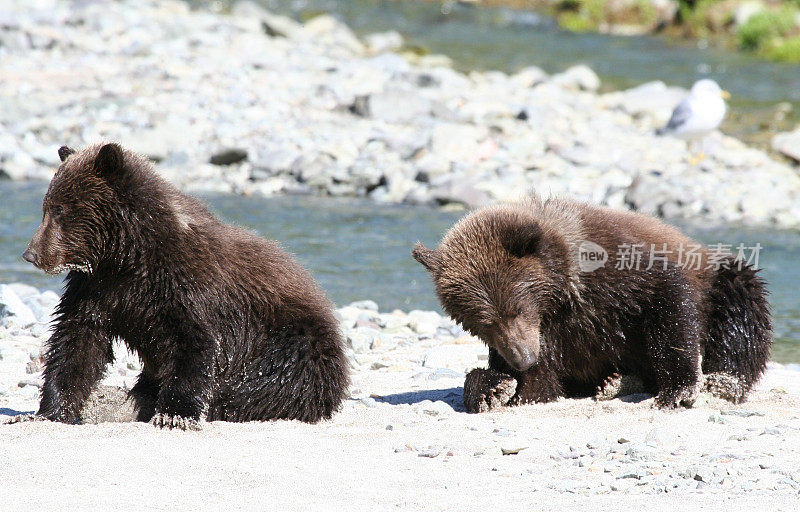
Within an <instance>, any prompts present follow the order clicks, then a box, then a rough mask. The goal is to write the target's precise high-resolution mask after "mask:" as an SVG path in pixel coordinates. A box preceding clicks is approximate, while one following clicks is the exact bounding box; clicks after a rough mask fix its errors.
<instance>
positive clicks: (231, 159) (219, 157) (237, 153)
mask: <svg viewBox="0 0 800 512" xmlns="http://www.w3.org/2000/svg"><path fill="white" fill-rule="evenodd" d="M244 160H247V150H246V149H241V148H227V149H222V150H220V151H218V152H216V153H214V154H213V155H211V158H210V159H209V163H210V164H212V165H232V164H236V163H239V162H242V161H244Z"/></svg>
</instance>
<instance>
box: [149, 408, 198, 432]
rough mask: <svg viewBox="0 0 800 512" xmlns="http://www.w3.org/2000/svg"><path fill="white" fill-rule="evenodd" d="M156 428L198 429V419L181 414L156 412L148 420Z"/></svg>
mask: <svg viewBox="0 0 800 512" xmlns="http://www.w3.org/2000/svg"><path fill="white" fill-rule="evenodd" d="M150 423H152V424H153V425H154V426H156V427H158V428H168V429H170V430H171V429H178V430H200V420H198V419H196V418H184V417H183V416H173V415H171V414H166V413H162V412H160V413H157V414H156V415H155V416H153V419H151V420H150Z"/></svg>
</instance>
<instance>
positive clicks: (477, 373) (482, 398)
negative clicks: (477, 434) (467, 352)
mask: <svg viewBox="0 0 800 512" xmlns="http://www.w3.org/2000/svg"><path fill="white" fill-rule="evenodd" d="M516 392H517V380H516V379H515V378H514V377H512V376H510V375H508V374H505V373H500V372H496V371H494V370H487V369H483V368H476V369H474V370H472V371H471V372H469V373H468V374H467V378H466V380H464V407H466V409H467V412H469V413H479V412H488V411H491V410H492V409H497V408H499V407H503V406H504V405H506V404H508V403H509V402H510V401H511V398H512V397H513V396H514V394H515V393H516Z"/></svg>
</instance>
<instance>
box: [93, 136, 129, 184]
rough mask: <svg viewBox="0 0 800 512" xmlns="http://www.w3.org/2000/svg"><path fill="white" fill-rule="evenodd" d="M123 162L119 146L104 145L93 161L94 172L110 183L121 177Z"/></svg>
mask: <svg viewBox="0 0 800 512" xmlns="http://www.w3.org/2000/svg"><path fill="white" fill-rule="evenodd" d="M123 168H124V162H123V159H122V147H121V146H120V145H119V144H116V143H111V144H106V145H105V146H103V147H102V148H100V151H98V152H97V156H96V157H95V159H94V172H95V173H96V174H97V175H98V176H100V177H102V178H104V179H105V180H106V181H107V182H109V183H111V182H113V181H115V180H116V179H117V178H119V177H120V176H122V171H123Z"/></svg>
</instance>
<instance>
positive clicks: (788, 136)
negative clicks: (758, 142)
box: [772, 130, 800, 162]
mask: <svg viewBox="0 0 800 512" xmlns="http://www.w3.org/2000/svg"><path fill="white" fill-rule="evenodd" d="M772 149H774V150H775V151H777V152H779V153H782V154H784V155H786V156H788V157H789V158H791V159H792V160H794V161H796V162H800V130H795V131H793V132H782V133H777V134H775V136H774V137H772Z"/></svg>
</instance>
